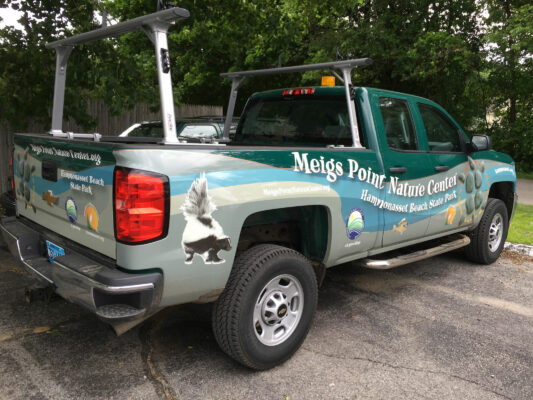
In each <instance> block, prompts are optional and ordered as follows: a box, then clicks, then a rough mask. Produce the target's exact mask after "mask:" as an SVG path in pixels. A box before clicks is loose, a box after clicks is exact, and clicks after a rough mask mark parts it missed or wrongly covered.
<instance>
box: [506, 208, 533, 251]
mask: <svg viewBox="0 0 533 400" xmlns="http://www.w3.org/2000/svg"><path fill="white" fill-rule="evenodd" d="M507 240H508V241H509V242H513V243H521V244H530V245H533V206H528V205H525V204H517V205H516V210H515V212H514V217H513V220H512V221H511V226H510V227H509V234H508V235H507Z"/></svg>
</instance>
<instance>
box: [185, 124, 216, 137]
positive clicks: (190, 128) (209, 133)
mask: <svg viewBox="0 0 533 400" xmlns="http://www.w3.org/2000/svg"><path fill="white" fill-rule="evenodd" d="M217 136H218V131H217V128H216V127H215V125H213V124H211V125H208V124H205V125H202V124H191V125H185V126H184V127H183V129H182V130H181V132H179V137H184V138H194V139H211V138H216V137H217Z"/></svg>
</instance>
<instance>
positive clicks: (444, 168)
mask: <svg viewBox="0 0 533 400" xmlns="http://www.w3.org/2000/svg"><path fill="white" fill-rule="evenodd" d="M449 169H450V167H448V166H447V165H437V166H436V167H435V171H437V172H444V171H448V170H449Z"/></svg>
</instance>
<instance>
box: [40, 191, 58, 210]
mask: <svg viewBox="0 0 533 400" xmlns="http://www.w3.org/2000/svg"><path fill="white" fill-rule="evenodd" d="M43 200H44V201H46V202H47V203H48V205H49V206H53V205H56V204H57V202H58V201H59V197H56V196H54V192H52V191H51V190H47V191H46V192H44V193H43Z"/></svg>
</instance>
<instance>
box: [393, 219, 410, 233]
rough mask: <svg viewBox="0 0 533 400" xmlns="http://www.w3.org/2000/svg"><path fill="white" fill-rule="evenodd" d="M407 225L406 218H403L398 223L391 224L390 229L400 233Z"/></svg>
mask: <svg viewBox="0 0 533 400" xmlns="http://www.w3.org/2000/svg"><path fill="white" fill-rule="evenodd" d="M407 225H408V224H407V220H406V219H405V218H404V219H402V220H401V221H400V222H398V225H393V227H392V231H393V232H398V233H399V234H400V235H401V234H402V233H404V232H405V230H406V229H407Z"/></svg>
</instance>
